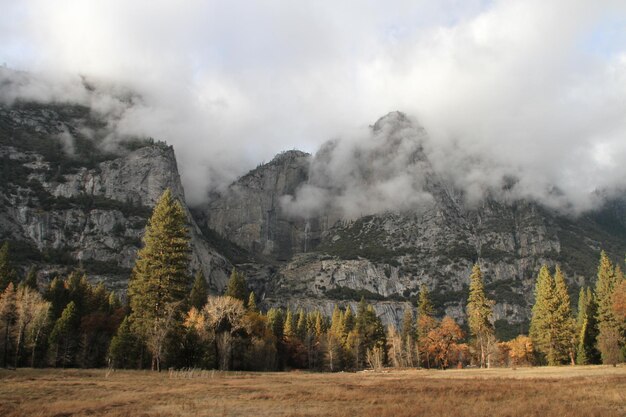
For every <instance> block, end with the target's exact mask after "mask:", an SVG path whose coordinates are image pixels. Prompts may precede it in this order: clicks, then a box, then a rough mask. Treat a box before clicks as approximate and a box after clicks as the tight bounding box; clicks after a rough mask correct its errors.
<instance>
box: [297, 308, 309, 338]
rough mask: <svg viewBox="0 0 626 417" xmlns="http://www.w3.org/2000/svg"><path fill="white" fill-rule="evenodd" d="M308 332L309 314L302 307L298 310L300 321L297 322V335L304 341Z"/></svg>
mask: <svg viewBox="0 0 626 417" xmlns="http://www.w3.org/2000/svg"><path fill="white" fill-rule="evenodd" d="M307 332H308V326H307V316H306V313H305V312H304V310H302V309H300V310H299V311H298V322H297V324H296V336H298V339H300V340H302V341H304V340H305V339H306V335H307Z"/></svg>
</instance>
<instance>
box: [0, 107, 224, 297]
mask: <svg viewBox="0 0 626 417" xmlns="http://www.w3.org/2000/svg"><path fill="white" fill-rule="evenodd" d="M105 126H106V121H105V120H100V119H99V116H98V115H97V114H96V113H94V112H92V111H91V110H90V109H89V108H87V107H84V106H79V105H68V104H45V105H44V104H37V103H18V104H15V105H12V106H6V105H5V106H2V107H0V158H2V159H1V160H2V169H1V170H0V239H2V240H3V241H9V242H10V246H11V248H12V249H13V250H12V252H13V253H14V257H15V258H16V260H17V261H18V263H21V264H23V265H26V264H29V263H33V262H34V263H36V264H38V265H40V266H42V267H43V271H42V275H43V277H50V276H52V275H54V274H55V273H56V272H59V271H63V270H65V269H67V268H72V267H77V266H82V267H83V268H84V269H85V270H86V271H87V272H88V273H89V274H90V276H91V277H92V278H93V279H96V280H103V281H105V282H106V284H107V285H108V286H109V287H111V288H115V289H121V290H125V288H126V282H127V280H128V276H129V273H130V270H131V268H132V266H133V264H134V261H135V255H136V253H137V250H138V249H139V247H140V245H141V235H142V233H143V229H144V227H145V225H146V221H147V219H148V217H149V216H150V213H151V208H152V207H153V206H154V204H155V202H156V200H157V199H158V197H159V196H160V194H161V193H162V192H163V190H165V189H166V188H170V189H171V190H172V192H173V194H174V195H175V196H176V197H178V198H180V199H181V200H182V201H184V191H183V187H182V184H181V182H180V178H179V175H178V168H177V165H176V158H175V155H174V150H173V148H172V147H171V146H167V145H165V144H164V143H158V142H157V143H155V142H154V141H153V140H150V139H137V138H133V139H132V140H129V141H127V142H124V143H122V144H121V145H119V146H115V147H111V146H109V147H107V146H105V140H106V138H107V136H106V134H105V132H103V131H102V130H103V129H104V127H105ZM105 149H106V150H105ZM189 221H190V230H191V245H192V251H193V257H192V259H193V261H192V264H193V268H194V269H198V268H201V269H202V270H203V271H204V273H205V276H207V277H210V279H211V280H212V284H213V286H214V287H215V288H221V287H223V285H224V283H225V282H226V279H227V276H228V275H227V274H228V271H229V269H230V268H231V266H230V264H229V263H228V261H226V260H225V258H224V257H223V256H221V255H220V254H219V253H218V252H217V251H216V250H215V249H213V248H212V247H210V246H209V245H208V244H207V242H206V240H205V239H204V237H203V235H202V233H201V232H200V230H199V228H198V226H197V225H196V224H195V221H194V220H193V218H192V217H191V215H189ZM43 277H42V278H43Z"/></svg>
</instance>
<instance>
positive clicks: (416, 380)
mask: <svg viewBox="0 0 626 417" xmlns="http://www.w3.org/2000/svg"><path fill="white" fill-rule="evenodd" d="M355 415H358V416H429V417H435V416H541V417H547V416H568V417H573V416H585V417H592V416H603V417H609V416H622V417H623V416H626V367H624V366H622V367H617V368H612V367H602V366H588V367H560V368H519V369H516V370H513V369H493V370H479V369H474V370H448V371H434V370H433V371H425V370H419V371H418V370H407V371H391V372H383V373H374V372H361V373H340V374H319V373H305V372H290V373H219V372H211V371H204V372H195V373H194V374H193V375H191V374H189V373H169V372H163V373H161V374H158V373H152V372H147V371H145V372H144V371H117V372H113V373H107V372H106V371H105V370H30V369H23V370H22V369H21V370H18V371H4V370H2V371H0V416H4V417H16V416H55V417H69V416H129V417H131V416H132V417H135V416H137V417H141V416H355Z"/></svg>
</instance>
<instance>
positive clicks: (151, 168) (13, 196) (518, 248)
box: [0, 102, 626, 334]
mask: <svg viewBox="0 0 626 417" xmlns="http://www.w3.org/2000/svg"><path fill="white" fill-rule="evenodd" d="M369 131H370V133H369V134H370V135H371V138H370V141H369V142H367V143H365V144H363V143H358V144H353V145H350V146H353V147H350V146H348V147H346V146H347V145H346V144H345V143H342V142H338V141H331V142H328V143H327V144H325V145H324V146H323V147H322V148H321V149H320V150H319V151H318V152H317V153H316V154H315V155H310V154H307V153H304V152H300V151H296V150H292V151H287V152H283V153H281V154H279V155H277V156H276V157H275V158H274V159H273V160H272V161H270V162H269V163H266V164H262V165H260V166H258V167H257V168H255V169H254V170H252V171H250V172H249V173H247V174H245V175H243V176H242V177H240V178H239V179H238V180H236V181H235V182H234V183H232V184H231V185H230V186H229V187H227V188H226V189H225V190H224V191H223V192H220V193H216V192H214V193H212V194H210V196H209V199H208V202H206V203H205V204H203V205H200V206H196V207H193V208H188V207H186V210H187V213H188V218H189V225H190V230H191V236H192V251H193V262H192V269H193V270H198V269H202V270H203V271H204V274H205V276H206V277H207V280H208V281H209V283H210V288H211V289H212V291H213V292H220V291H222V290H223V288H224V285H225V283H226V279H227V276H228V274H229V271H230V269H231V268H232V266H233V265H235V266H237V267H238V268H240V269H242V270H243V271H245V273H246V275H247V276H248V281H249V283H250V286H251V287H252V288H253V289H254V290H255V292H256V293H257V296H258V297H259V298H261V299H262V304H263V305H264V306H265V307H269V306H273V305H281V306H287V305H290V306H292V307H295V306H296V305H300V306H305V307H307V308H314V307H316V308H321V309H323V310H324V311H325V312H326V314H329V315H330V314H331V312H332V308H333V305H334V304H335V303H336V302H338V301H340V302H343V303H346V302H351V303H354V304H356V302H357V301H358V300H359V299H360V298H361V297H362V296H363V297H365V298H367V299H369V300H370V301H371V302H372V303H373V304H374V306H375V308H376V309H377V311H378V313H379V314H381V315H382V316H383V317H384V319H385V321H387V322H396V323H398V322H399V321H400V319H401V317H402V315H403V312H404V309H405V308H407V307H408V306H410V303H411V302H414V301H415V297H416V295H417V293H418V291H419V288H420V286H421V285H426V286H428V287H429V288H430V290H431V294H432V296H433V299H434V302H435V304H436V306H437V307H438V309H439V312H440V313H441V314H443V313H444V312H445V313H447V314H450V315H452V316H454V317H457V318H458V319H461V320H462V318H463V308H464V300H465V299H466V297H467V287H468V283H469V274H470V271H471V267H472V265H473V263H475V262H479V263H480V264H481V266H482V268H483V272H484V275H485V280H486V289H487V292H488V293H489V295H490V296H491V297H492V298H493V299H495V300H496V302H497V304H496V308H495V313H496V318H497V319H498V320H499V321H498V322H497V325H498V328H499V331H500V332H501V334H505V333H506V332H507V331H508V332H514V331H517V330H519V328H520V325H521V326H522V328H523V326H524V323H525V322H526V320H527V319H528V317H529V313H530V306H531V303H532V298H533V297H532V291H533V287H534V277H535V275H536V273H537V271H538V270H539V267H540V265H541V264H543V263H547V264H549V265H554V264H556V263H560V264H562V266H563V269H564V270H565V272H566V273H567V275H568V277H569V280H570V290H571V292H572V294H573V295H574V297H575V296H576V295H577V288H578V287H579V286H581V285H588V284H590V283H592V282H593V280H594V274H595V268H596V262H597V259H598V257H599V250H600V248H605V249H606V250H607V251H608V252H609V253H610V254H611V255H612V256H613V257H614V258H615V259H621V258H622V256H623V254H624V253H626V203H625V202H624V200H623V199H615V200H610V201H607V203H606V205H605V206H604V207H603V208H602V209H600V210H597V211H595V212H592V213H588V214H585V215H582V216H578V217H568V216H567V215H564V214H561V213H560V212H558V211H555V210H551V209H549V208H546V207H544V206H542V205H541V204H540V203H538V202H532V201H523V200H519V199H514V198H506V197H505V198H502V196H501V195H493V196H491V197H487V198H485V199H483V200H481V201H480V202H478V203H471V204H470V203H468V201H467V199H466V196H465V194H464V192H463V191H462V190H459V189H457V188H455V186H454V184H453V183H452V182H451V181H450V180H449V179H447V176H446V175H445V173H442V172H437V170H436V169H435V168H434V167H433V164H432V163H431V161H430V160H429V157H428V155H427V153H426V152H425V151H424V143H425V141H426V140H427V134H426V132H425V131H424V129H422V128H421V127H420V126H418V125H416V124H415V122H413V121H411V120H410V119H409V118H407V117H406V116H405V115H403V114H402V113H398V112H394V113H390V114H389V115H387V116H385V117H383V118H381V119H380V120H378V121H377V122H376V123H375V124H374V125H373V126H371V127H370V129H369ZM346 155H347V156H346ZM0 158H1V160H2V168H1V169H0V240H2V241H9V242H10V243H11V248H12V254H13V257H14V259H15V260H16V262H17V263H18V264H19V265H21V266H22V267H24V268H25V267H26V266H28V265H30V264H32V263H35V264H37V265H38V266H39V267H41V273H40V280H42V281H45V280H47V279H50V278H51V277H52V276H53V275H54V274H55V273H58V272H63V271H66V270H67V269H68V268H74V267H78V266H82V267H83V268H84V269H85V270H86V271H87V272H88V273H89V276H90V278H91V279H94V280H103V281H104V282H105V283H106V284H107V286H109V287H110V288H114V289H120V290H123V289H125V287H126V283H127V280H128V277H129V272H130V269H131V268H132V266H133V263H134V258H135V255H136V252H137V250H138V248H139V247H140V244H141V241H140V238H141V234H142V231H143V228H144V226H145V224H146V221H147V218H148V216H149V214H150V211H151V207H152V206H153V205H154V203H155V201H156V199H157V198H158V196H159V195H160V194H161V193H162V191H163V190H164V189H165V188H170V189H171V190H172V192H173V193H174V195H176V196H177V197H179V198H180V199H181V200H182V201H184V190H183V186H182V184H181V181H180V178H179V175H178V168H177V164H176V158H175V154H174V150H173V148H172V147H171V146H167V145H166V144H164V143H161V142H155V141H154V140H152V139H149V138H121V139H118V140H116V141H111V138H110V132H108V131H107V120H103V119H102V116H100V115H99V114H98V113H97V112H95V111H93V110H92V109H90V108H88V107H86V106H83V105H71V104H60V103H56V104H50V103H48V104H38V103H33V102H16V103H14V104H12V105H8V104H4V105H0ZM341 158H347V159H341ZM504 186H507V185H506V184H505V185H504ZM504 195H505V196H506V193H505V194H504ZM190 272H192V271H190Z"/></svg>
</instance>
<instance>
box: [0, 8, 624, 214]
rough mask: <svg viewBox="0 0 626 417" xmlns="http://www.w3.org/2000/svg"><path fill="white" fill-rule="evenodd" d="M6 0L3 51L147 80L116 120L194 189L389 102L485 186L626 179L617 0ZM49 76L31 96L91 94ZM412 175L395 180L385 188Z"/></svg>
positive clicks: (436, 154) (540, 192)
mask: <svg viewBox="0 0 626 417" xmlns="http://www.w3.org/2000/svg"><path fill="white" fill-rule="evenodd" d="M0 9H1V10H3V13H2V16H0V63H1V62H6V63H7V65H8V66H10V67H13V68H18V69H25V70H29V71H38V72H42V73H53V74H54V78H55V79H57V80H58V79H65V80H66V79H68V78H70V79H71V78H72V75H71V74H84V75H86V76H87V77H89V78H90V79H95V80H100V81H99V82H105V81H106V82H111V83H113V84H118V85H122V86H128V87H131V88H132V89H134V90H136V91H138V92H139V93H140V94H141V95H142V97H143V101H142V103H141V105H140V106H136V107H134V108H132V109H130V110H128V109H124V110H125V111H124V112H123V113H122V114H121V119H120V120H119V124H118V126H119V128H120V129H123V130H124V131H126V132H130V133H143V134H147V135H150V136H153V137H155V138H159V139H164V140H167V141H168V142H169V143H171V144H173V145H174V146H175V148H176V152H177V156H178V158H179V162H180V170H181V174H182V176H183V180H184V182H185V186H186V190H187V197H188V198H189V199H190V200H192V201H198V200H200V199H202V198H203V196H204V192H205V190H206V189H207V187H215V186H218V185H220V184H224V183H225V182H228V181H230V180H232V179H233V178H234V177H236V176H237V175H240V174H242V173H244V172H245V171H246V170H247V169H249V168H251V167H253V166H255V165H256V164H257V163H258V162H259V161H262V160H265V161H267V160H270V159H271V157H272V156H273V155H274V154H275V153H277V152H279V151H281V150H284V149H291V148H294V147H298V148H303V149H305V150H308V151H315V150H316V149H317V147H318V146H320V144H322V143H323V142H325V141H326V140H327V139H329V138H333V137H338V136H341V137H348V138H349V137H350V135H351V133H350V132H351V131H352V129H354V128H361V127H364V126H367V125H368V124H370V123H373V122H374V121H375V120H376V119H377V118H378V117H380V116H382V115H384V114H386V113H387V112H389V111H391V110H402V111H404V112H406V113H408V114H410V115H412V116H414V117H417V119H418V120H419V121H420V122H421V123H422V124H423V125H424V126H425V128H426V129H427V131H428V132H429V134H430V136H431V140H430V141H428V143H426V144H425V146H427V149H426V151H427V153H428V154H429V156H430V157H431V158H432V161H433V163H434V165H435V168H436V169H437V170H438V171H441V172H444V171H445V172H448V173H449V175H450V177H451V178H452V180H453V181H455V183H456V184H457V185H458V186H459V187H463V189H465V190H467V191H468V193H469V194H470V195H475V196H476V197H477V198H478V197H480V196H481V195H482V194H483V193H484V192H485V190H487V189H489V187H492V186H493V185H494V184H498V183H499V182H500V181H501V179H502V177H503V176H506V175H509V176H516V177H518V178H519V182H518V185H517V187H518V189H519V190H520V193H521V194H522V195H524V196H531V197H535V198H540V199H544V200H545V201H547V202H548V203H550V204H553V205H558V206H561V205H563V200H564V199H565V200H566V201H569V202H571V203H572V204H574V205H575V206H576V207H577V208H586V207H589V206H590V204H592V200H590V198H589V197H588V195H589V193H590V192H591V191H593V190H595V189H605V188H606V189H612V188H619V187H623V186H624V178H626V175H624V174H626V168H625V166H626V165H624V164H622V163H620V161H623V160H624V159H625V157H626V145H625V143H626V140H624V139H625V138H624V136H625V135H626V121H625V118H624V117H623V115H624V114H626V64H625V59H624V56H626V55H624V54H625V53H626V51H625V48H624V46H623V45H625V44H626V43H625V42H624V41H626V23H624V22H626V5H624V4H623V2H620V1H611V0H609V1H603V2H597V1H591V0H587V1H582V0H580V1H579V0H574V1H565V0H555V1H550V2H545V1H539V0H511V1H503V0H498V1H493V2H488V1H479V0H476V1H455V0H446V1H442V2H434V1H408V0H398V1H391V2H384V3H383V2H375V1H356V0H354V1H347V2H331V1H319V2H312V3H302V2H298V3H294V2H289V1H277V0H273V1H272V0H267V1H260V2H244V1H241V0H239V1H237V0H235V1H200V0H189V1H185V2H174V1H166V0H157V1H154V0H152V1H147V0H145V1H132V2H129V1H123V0H107V1H104V0H102V1H96V0H93V1H84V0H61V1H55V2H50V1H47V0H24V1H19V2H17V1H11V0H0ZM609 26H610V30H608V29H607V30H604V28H605V27H609ZM598 34H601V35H602V36H599V35H598ZM598 39H601V41H600V40H598ZM63 74H65V75H63ZM67 74H70V75H67ZM55 86H56V87H49V86H48V87H45V86H44V87H42V86H39V87H38V88H40V89H41V88H44V89H48V90H50V91H35V92H33V91H28V90H23V91H22V93H23V94H26V95H28V94H35V95H42V96H43V95H47V96H49V97H55V96H58V95H70V96H76V97H79V96H80V92H79V91H78V92H77V91H73V90H72V87H71V83H69V84H68V83H65V84H63V83H60V84H55ZM68 86H69V87H68ZM29 88H30V87H29ZM5 99H6V97H5ZM98 104H99V105H100V106H103V108H104V107H106V106H109V107H113V108H116V106H117V105H118V104H117V103H116V102H115V100H114V101H113V102H108V103H107V101H106V99H105V98H102V97H101V99H100V101H99V102H98ZM111 111H112V110H111ZM597 144H601V145H597ZM597 146H600V147H601V149H602V151H601V154H602V155H604V157H603V158H600V160H598V155H599V154H598V152H597V151H595V152H594V151H592V150H593V149H596V148H597ZM477 158H479V159H480V160H481V161H482V162H481V164H480V165H474V166H472V161H477ZM607 158H609V159H610V160H612V161H614V162H615V163H603V162H602V161H603V160H607ZM408 180H409V179H408V178H405V177H398V178H395V177H394V179H393V180H390V183H389V184H387V185H386V186H384V187H383V188H382V189H381V190H379V191H380V195H385V193H388V192H389V191H388V190H391V189H396V188H397V187H399V186H402V185H403V184H405V183H404V182H403V181H408ZM553 186H556V187H557V188H558V189H559V190H560V191H561V192H562V194H563V195H564V196H565V197H562V196H561V195H560V194H559V197H558V198H557V200H558V202H555V200H554V199H555V197H554V195H555V193H554V192H553Z"/></svg>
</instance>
